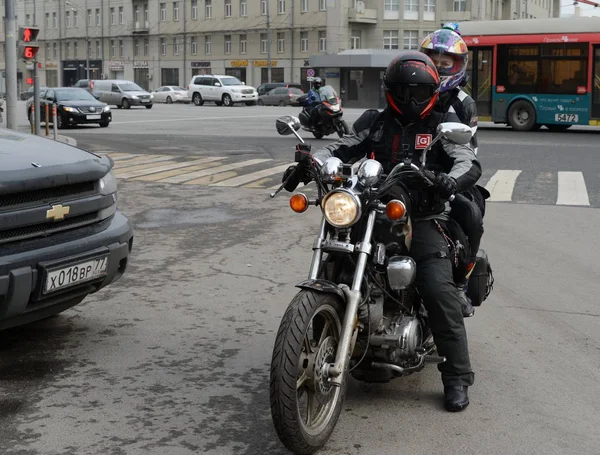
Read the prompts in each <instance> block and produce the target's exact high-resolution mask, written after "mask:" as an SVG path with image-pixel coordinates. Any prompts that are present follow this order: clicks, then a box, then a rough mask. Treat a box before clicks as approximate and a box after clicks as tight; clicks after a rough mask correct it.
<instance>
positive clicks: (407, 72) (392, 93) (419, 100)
mask: <svg viewBox="0 0 600 455" xmlns="http://www.w3.org/2000/svg"><path fill="white" fill-rule="evenodd" d="M383 88H384V90H385V96H386V99H387V103H388V106H389V107H390V111H391V112H392V114H394V115H395V116H396V117H398V118H399V119H400V120H401V121H402V122H403V123H410V122H416V121H419V120H423V119H424V118H426V117H427V116H428V115H429V114H430V113H431V111H432V110H433V107H434V106H435V103H436V101H437V99H438V96H439V90H440V76H439V74H438V72H437V68H436V67H435V64H434V63H433V61H432V60H431V58H429V57H428V56H427V55H425V54H423V53H422V52H416V51H401V52H400V54H399V55H398V56H397V57H396V58H394V60H392V62H391V63H390V64H389V65H388V67H387V69H386V71H385V74H384V76H383Z"/></svg>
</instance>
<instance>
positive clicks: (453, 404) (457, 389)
mask: <svg viewBox="0 0 600 455" xmlns="http://www.w3.org/2000/svg"><path fill="white" fill-rule="evenodd" d="M468 389H469V388H468V387H467V386H466V385H459V386H457V385H449V386H446V387H444V407H445V408H446V411H450V412H458V411H462V410H463V409H465V408H466V407H467V406H469V394H468V393H467V391H468Z"/></svg>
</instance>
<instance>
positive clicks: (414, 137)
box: [283, 51, 481, 411]
mask: <svg viewBox="0 0 600 455" xmlns="http://www.w3.org/2000/svg"><path fill="white" fill-rule="evenodd" d="M384 88H385V93H386V100H387V106H386V108H385V109H384V110H383V111H382V112H379V111H378V110H376V109H370V110H367V111H366V112H364V113H363V114H362V116H361V117H360V118H359V119H358V120H357V121H356V122H355V123H354V125H353V131H352V134H350V135H348V136H345V137H344V138H342V139H339V140H338V141H337V142H336V143H334V144H331V145H328V146H325V147H324V148H322V149H320V150H318V151H316V152H315V153H313V157H314V159H315V160H316V161H318V162H320V163H322V162H324V160H326V159H327V158H328V157H330V156H336V157H338V158H340V159H341V160H342V161H344V162H353V161H356V160H357V159H360V158H363V157H365V156H367V157H369V158H373V159H376V160H378V161H379V162H380V163H381V164H382V166H383V168H384V172H385V173H389V172H390V171H391V169H392V168H393V167H394V166H395V165H396V164H398V163H400V162H403V161H404V160H405V159H410V160H412V162H414V163H418V162H420V159H421V154H422V150H423V149H424V148H426V146H427V145H428V144H429V143H430V142H431V140H432V138H433V136H434V135H435V131H436V127H437V126H438V125H439V124H440V123H441V121H442V118H443V117H444V115H442V114H441V113H439V112H435V111H434V109H433V108H434V106H435V104H436V102H437V101H438V97H439V90H440V77H439V75H438V72H437V70H436V67H435V64H434V63H433V61H432V60H431V59H430V58H429V57H428V56H427V55H425V54H423V53H421V52H417V51H402V52H400V54H399V55H398V57H396V58H395V59H394V60H393V61H392V62H391V63H390V64H389V66H388V67H387V70H386V72H385V75H384ZM446 117H447V118H446V121H457V122H458V121H459V120H458V118H457V117H456V115H455V114H454V117H453V116H452V115H449V114H448V115H446ZM426 162H427V167H428V168H429V169H430V170H432V171H434V172H436V173H438V174H437V177H436V179H435V185H434V186H433V187H432V188H428V189H423V188H421V187H417V188H409V191H410V193H411V205H412V214H413V218H412V221H413V225H412V246H411V255H412V257H413V258H414V259H415V261H416V263H417V277H416V285H417V289H418V290H419V293H420V294H421V297H422V298H423V301H424V305H425V307H426V309H427V312H428V315H429V320H430V327H431V331H432V334H433V337H434V341H435V343H436V346H437V350H438V353H439V355H441V356H445V357H446V358H447V360H446V362H444V363H441V364H439V365H438V369H439V371H440V372H441V377H442V382H443V384H444V396H445V399H444V405H445V408H446V409H447V410H448V411H460V410H462V409H464V408H466V407H467V406H468V404H469V398H468V393H467V390H468V386H470V385H472V384H473V381H474V373H473V371H472V370H471V363H470V360H469V348H468V344H467V334H466V330H465V325H464V318H463V315H462V312H461V305H462V299H461V297H460V294H459V291H458V289H457V287H456V285H455V282H454V277H453V259H454V257H455V256H454V255H455V253H456V251H457V249H456V248H455V243H454V242H452V239H451V237H452V236H451V235H449V232H450V228H451V227H453V226H454V227H455V224H454V225H453V224H452V223H455V222H454V221H453V220H452V219H451V218H450V216H449V213H450V206H449V204H448V202H447V200H448V199H449V198H450V196H451V195H453V194H455V193H461V192H463V191H466V190H468V189H469V188H472V187H473V185H475V183H476V182H477V180H478V179H479V177H480V176H481V166H480V164H479V162H478V161H477V157H476V156H475V153H474V152H473V149H472V147H471V146H470V145H458V144H455V143H451V142H449V141H447V140H445V139H442V140H441V141H440V142H438V143H437V144H436V145H434V147H433V148H432V149H431V150H430V151H429V152H428V153H427V159H426ZM298 166H299V167H298V168H297V171H298V174H299V176H298V178H299V180H302V181H305V180H306V179H307V173H306V171H305V168H304V167H303V166H304V165H298ZM294 168H295V166H291V167H290V168H289V169H288V170H286V172H285V173H284V176H283V180H286V179H287V177H288V176H289V175H290V173H291V172H293V171H294ZM286 189H288V190H289V188H286Z"/></svg>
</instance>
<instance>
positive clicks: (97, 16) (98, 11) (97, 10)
mask: <svg viewBox="0 0 600 455" xmlns="http://www.w3.org/2000/svg"><path fill="white" fill-rule="evenodd" d="M100 22H101V21H100V8H96V27H100Z"/></svg>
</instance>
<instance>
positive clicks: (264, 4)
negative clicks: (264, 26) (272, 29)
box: [260, 0, 267, 16]
mask: <svg viewBox="0 0 600 455" xmlns="http://www.w3.org/2000/svg"><path fill="white" fill-rule="evenodd" d="M260 14H262V15H263V16H266V15H267V0H261V1H260Z"/></svg>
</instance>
